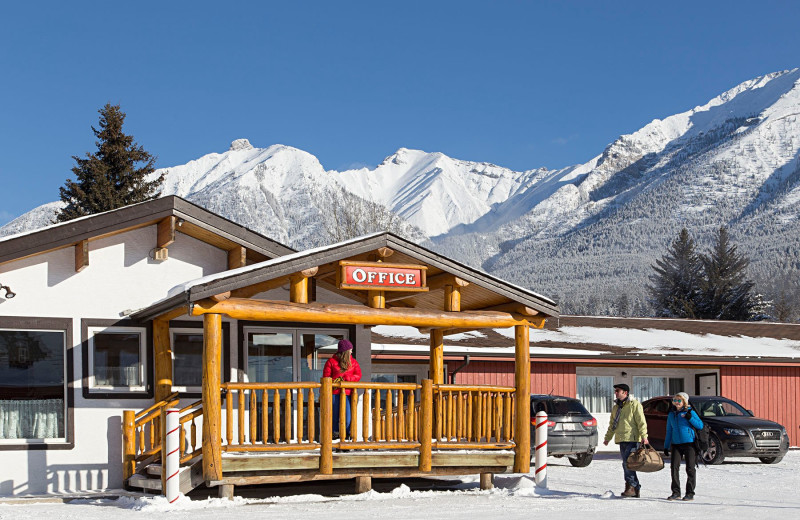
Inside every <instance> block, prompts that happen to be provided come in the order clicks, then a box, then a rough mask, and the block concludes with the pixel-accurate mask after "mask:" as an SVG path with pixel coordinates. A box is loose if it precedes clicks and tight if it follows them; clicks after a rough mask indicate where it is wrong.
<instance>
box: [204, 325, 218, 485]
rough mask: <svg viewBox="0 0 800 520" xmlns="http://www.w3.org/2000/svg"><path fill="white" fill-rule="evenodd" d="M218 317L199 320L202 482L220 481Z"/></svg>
mask: <svg viewBox="0 0 800 520" xmlns="http://www.w3.org/2000/svg"><path fill="white" fill-rule="evenodd" d="M221 361H222V316H220V315H219V314H206V315H204V316H203V479H204V480H205V481H206V485H210V483H211V482H212V481H219V480H222V450H221V446H220V442H221V436H220V435H221V429H220V408H221V404H222V398H221V397H220V363H221Z"/></svg>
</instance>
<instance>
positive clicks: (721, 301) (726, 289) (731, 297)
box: [698, 227, 758, 321]
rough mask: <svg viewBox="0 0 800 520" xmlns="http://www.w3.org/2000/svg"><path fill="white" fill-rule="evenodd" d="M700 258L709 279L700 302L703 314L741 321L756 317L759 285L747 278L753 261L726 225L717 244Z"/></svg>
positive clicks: (701, 316) (700, 314)
mask: <svg viewBox="0 0 800 520" xmlns="http://www.w3.org/2000/svg"><path fill="white" fill-rule="evenodd" d="M700 259H701V261H702V263H703V271H704V274H705V280H703V288H702V291H701V294H700V300H699V303H698V307H699V311H700V312H699V317H700V318H704V319H712V320H740V321H744V320H750V319H752V318H754V314H755V311H756V305H757V303H758V301H757V298H756V297H755V296H754V295H753V292H752V291H753V286H754V285H755V284H754V283H753V282H752V281H750V280H747V279H746V270H747V266H748V265H749V264H750V260H749V259H748V258H747V257H746V256H740V255H739V254H738V253H737V251H736V246H735V245H734V244H731V243H730V238H729V236H728V230H727V229H726V228H725V227H721V228H719V232H718V234H717V237H716V241H715V244H714V245H713V246H712V248H711V250H710V251H709V252H708V254H707V255H701V257H700Z"/></svg>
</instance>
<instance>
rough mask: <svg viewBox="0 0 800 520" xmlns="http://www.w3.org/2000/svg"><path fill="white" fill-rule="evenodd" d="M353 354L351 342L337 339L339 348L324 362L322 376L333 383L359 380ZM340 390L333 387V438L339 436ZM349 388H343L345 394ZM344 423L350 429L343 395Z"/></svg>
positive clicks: (348, 407)
mask: <svg viewBox="0 0 800 520" xmlns="http://www.w3.org/2000/svg"><path fill="white" fill-rule="evenodd" d="M352 354H353V344H352V343H350V342H349V341H348V340H346V339H340V340H339V348H338V349H337V352H336V354H334V355H333V357H332V358H330V359H329V360H328V361H327V362H326V363H325V367H324V368H323V369H322V377H331V378H333V382H334V383H340V382H342V381H351V382H352V381H360V380H361V367H360V366H358V361H356V358H354V357H353V356H352ZM339 392H340V390H339V389H338V388H334V389H333V438H334V439H338V438H339V435H340V434H339V399H340V393H339ZM350 392H352V390H350V389H349V388H345V389H344V393H345V396H348V395H350ZM344 401H345V410H346V411H345V414H346V415H345V418H346V421H345V423H346V424H347V429H348V430H349V429H350V399H347V398H346V397H345V400H344ZM344 435H345V436H347V432H344Z"/></svg>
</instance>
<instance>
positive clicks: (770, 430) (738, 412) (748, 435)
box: [642, 396, 789, 464]
mask: <svg viewBox="0 0 800 520" xmlns="http://www.w3.org/2000/svg"><path fill="white" fill-rule="evenodd" d="M670 399H671V398H670V397H669V396H662V397H654V398H653V399H648V400H647V401H645V402H644V403H642V406H643V408H644V416H645V419H646V420H647V431H648V436H649V440H650V443H651V444H652V445H653V447H654V448H656V449H663V447H664V437H665V436H666V430H667V414H668V413H669V409H670V403H671V400H670ZM689 402H691V403H692V406H693V407H694V409H695V410H696V411H697V413H698V414H699V415H700V418H701V419H703V421H704V422H706V423H708V425H709V427H710V428H711V434H710V436H709V447H708V450H707V451H706V452H705V453H704V454H703V460H704V461H705V462H706V464H721V463H722V461H723V460H725V457H758V458H759V459H760V460H761V462H763V463H765V464H775V463H777V462H780V461H781V459H783V456H784V455H786V452H787V451H789V436H788V435H787V434H786V428H784V427H783V426H781V425H780V424H778V423H776V422H773V421H769V420H767V419H759V418H757V417H754V416H753V412H751V411H750V410H745V409H744V407H743V406H741V405H740V404H738V403H736V402H734V401H731V400H730V399H726V398H725V397H719V396H693V397H691V398H690V399H689Z"/></svg>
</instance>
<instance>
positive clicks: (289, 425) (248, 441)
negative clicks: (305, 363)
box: [222, 383, 321, 451]
mask: <svg viewBox="0 0 800 520" xmlns="http://www.w3.org/2000/svg"><path fill="white" fill-rule="evenodd" d="M320 386H321V385H320V383H225V384H223V385H222V389H223V390H224V391H225V397H224V399H225V412H224V419H225V434H224V439H223V440H224V443H223V445H222V450H223V451H284V450H309V449H312V450H313V449H315V448H318V447H319V443H318V442H317V439H318V431H317V430H318V428H317V410H316V408H317V403H316V398H317V395H318V394H319V388H320ZM281 394H283V395H281ZM234 409H235V410H236V413H235V414H234Z"/></svg>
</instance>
